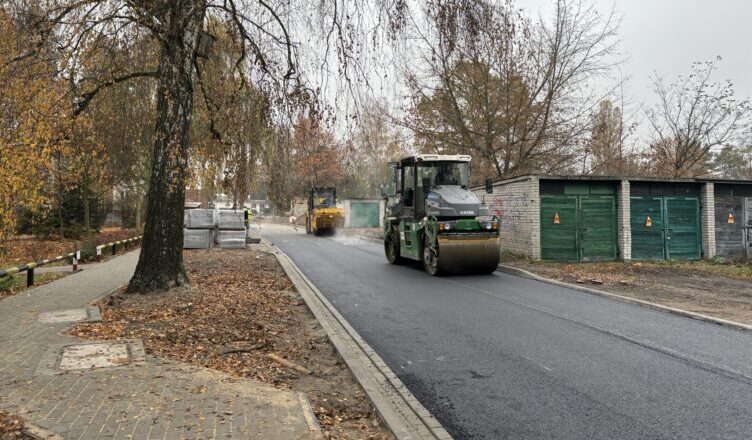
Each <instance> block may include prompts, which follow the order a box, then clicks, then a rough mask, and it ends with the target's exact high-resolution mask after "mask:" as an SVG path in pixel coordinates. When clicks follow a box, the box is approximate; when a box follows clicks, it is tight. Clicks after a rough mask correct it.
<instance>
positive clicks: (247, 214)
mask: <svg viewBox="0 0 752 440" xmlns="http://www.w3.org/2000/svg"><path fill="white" fill-rule="evenodd" d="M251 217H252V214H251V210H250V209H248V208H246V207H245V206H244V207H243V223H245V229H246V230H247V229H248V228H249V226H250V225H251Z"/></svg>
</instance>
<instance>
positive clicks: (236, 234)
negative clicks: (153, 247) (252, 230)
mask: <svg viewBox="0 0 752 440" xmlns="http://www.w3.org/2000/svg"><path fill="white" fill-rule="evenodd" d="M183 226H184V229H183V248H184V249H211V248H212V247H215V245H216V246H219V247H220V248H222V249H242V248H244V247H245V237H246V230H245V224H244V222H243V213H242V212H237V211H222V210H214V209H189V210H186V211H185V217H184V222H183Z"/></svg>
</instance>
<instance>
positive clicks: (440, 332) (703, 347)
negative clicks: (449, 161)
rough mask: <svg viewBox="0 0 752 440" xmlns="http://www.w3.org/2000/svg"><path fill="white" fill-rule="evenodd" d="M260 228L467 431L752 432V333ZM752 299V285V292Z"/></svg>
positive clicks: (577, 435)
mask: <svg viewBox="0 0 752 440" xmlns="http://www.w3.org/2000/svg"><path fill="white" fill-rule="evenodd" d="M261 234H262V235H263V236H264V237H266V238H267V239H269V240H270V241H271V242H272V243H274V244H275V245H277V246H278V247H279V248H280V249H282V250H283V251H284V252H285V253H287V255H289V256H290V257H291V258H292V259H293V260H294V261H295V263H296V264H297V265H298V267H300V268H301V270H303V272H305V274H306V275H307V276H308V278H309V279H310V280H311V281H312V282H313V283H314V284H315V285H316V286H317V287H318V288H319V289H320V290H321V292H322V293H323V294H324V295H325V296H326V297H327V298H328V299H329V301H331V302H332V304H333V305H334V306H335V307H336V308H337V309H338V310H339V311H340V312H341V313H342V314H343V315H344V316H345V318H346V319H347V320H348V321H349V322H350V324H352V326H353V327H354V328H355V329H356V330H357V331H358V332H359V333H360V335H361V336H362V337H363V338H365V340H366V341H367V342H368V343H369V344H370V345H371V346H372V347H373V348H374V349H375V350H376V351H377V352H378V353H379V355H380V356H381V357H382V358H383V359H384V361H385V362H386V363H387V364H388V365H389V367H391V369H392V370H393V371H394V372H395V373H396V374H397V376H399V378H400V379H401V380H402V381H403V382H404V383H405V385H406V386H407V387H408V388H409V389H410V391H411V392H412V393H413V394H414V395H415V397H417V398H418V400H419V401H420V402H421V403H422V404H423V405H424V406H425V407H426V408H427V409H428V410H429V411H431V413H433V414H434V415H435V416H436V418H437V419H438V420H439V421H440V422H441V423H442V424H443V425H444V427H445V428H446V429H447V430H448V431H449V432H450V433H451V434H452V435H453V436H454V437H455V438H457V439H466V438H473V439H474V438H488V439H578V440H579V439H664V438H671V439H750V438H752V334H750V333H745V332H742V331H738V330H734V329H731V328H727V327H722V326H718V325H714V324H708V323H704V322H701V321H695V320H692V319H689V318H684V317H680V316H676V315H672V314H669V313H664V312H659V311H653V310H649V309H646V308H643V307H639V306H634V305H629V304H626V303H622V302H619V301H616V300H611V299H607V298H603V297H599V296H596V295H591V294H588V293H583V292H579V291H575V290H570V289H566V288H562V287H557V286H553V285H549V284H546V283H541V282H538V281H534V280H529V279H526V278H520V277H516V276H513V275H507V274H502V273H496V274H494V275H486V276H461V277H446V278H432V277H429V276H428V275H426V274H425V273H424V272H423V270H422V268H419V267H417V266H392V265H389V264H388V263H387V262H386V259H385V258H384V251H383V247H382V245H381V244H379V243H372V242H368V241H363V240H359V239H356V238H338V237H314V236H309V235H306V234H305V232H302V230H299V231H298V232H293V231H292V229H291V228H288V227H286V226H272V225H269V226H266V225H265V226H264V227H263V229H262V231H261ZM750 293H751V294H752V292H750Z"/></svg>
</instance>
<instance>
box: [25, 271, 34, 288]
mask: <svg viewBox="0 0 752 440" xmlns="http://www.w3.org/2000/svg"><path fill="white" fill-rule="evenodd" d="M33 285H34V268H33V267H32V268H31V269H28V270H27V271H26V287H31V286H33Z"/></svg>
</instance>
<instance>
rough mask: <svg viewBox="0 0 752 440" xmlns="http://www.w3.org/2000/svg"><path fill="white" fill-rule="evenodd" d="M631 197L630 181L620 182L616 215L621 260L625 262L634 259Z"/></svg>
mask: <svg viewBox="0 0 752 440" xmlns="http://www.w3.org/2000/svg"><path fill="white" fill-rule="evenodd" d="M629 196H630V185H629V180H622V181H621V182H619V187H618V193H617V196H616V215H617V228H618V230H617V234H618V237H617V242H618V246H619V258H620V259H622V260H624V261H630V260H631V259H632V224H631V220H630V217H631V215H632V213H631V210H630V207H631V202H630V199H629Z"/></svg>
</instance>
